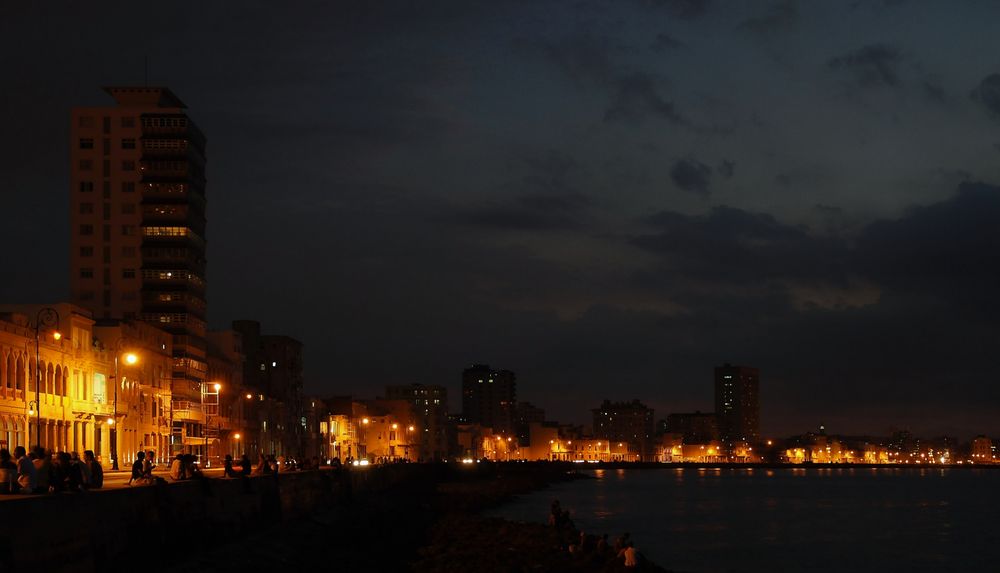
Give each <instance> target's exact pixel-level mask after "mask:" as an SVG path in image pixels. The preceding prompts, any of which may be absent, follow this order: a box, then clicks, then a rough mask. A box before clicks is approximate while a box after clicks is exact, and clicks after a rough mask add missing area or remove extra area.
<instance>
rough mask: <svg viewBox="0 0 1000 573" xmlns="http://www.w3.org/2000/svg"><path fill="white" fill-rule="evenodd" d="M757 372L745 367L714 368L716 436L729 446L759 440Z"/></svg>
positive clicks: (758, 381) (758, 377) (754, 369)
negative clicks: (717, 426)
mask: <svg viewBox="0 0 1000 573" xmlns="http://www.w3.org/2000/svg"><path fill="white" fill-rule="evenodd" d="M759 386H760V372H759V371H758V370H757V369H756V368H748V367H746V366H731V365H729V364H726V365H725V366H716V367H715V415H716V417H717V419H718V424H719V439H720V440H721V441H722V443H723V445H725V446H726V447H728V448H732V447H733V445H735V444H738V443H747V444H749V445H751V446H752V445H754V444H756V443H757V442H758V441H759V440H760V401H759V393H758V390H759Z"/></svg>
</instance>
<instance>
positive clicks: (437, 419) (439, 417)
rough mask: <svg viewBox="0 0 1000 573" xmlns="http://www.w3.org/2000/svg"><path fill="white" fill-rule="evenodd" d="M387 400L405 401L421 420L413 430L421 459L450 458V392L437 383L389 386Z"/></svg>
mask: <svg viewBox="0 0 1000 573" xmlns="http://www.w3.org/2000/svg"><path fill="white" fill-rule="evenodd" d="M385 397H386V399H388V400H406V401H407V403H408V404H410V405H411V407H412V408H413V414H414V418H415V419H416V420H417V421H418V423H417V424H416V428H414V431H415V432H417V433H419V435H418V436H415V438H416V440H415V442H416V443H418V444H419V450H418V451H419V454H418V455H419V457H421V458H424V459H436V460H439V459H442V458H445V457H447V456H448V432H447V426H448V390H447V389H446V388H445V387H444V386H438V385H436V384H428V385H425V384H403V385H396V386H387V387H386V389H385Z"/></svg>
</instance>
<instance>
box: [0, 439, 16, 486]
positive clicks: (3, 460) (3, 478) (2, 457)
mask: <svg viewBox="0 0 1000 573" xmlns="http://www.w3.org/2000/svg"><path fill="white" fill-rule="evenodd" d="M16 491H17V464H15V463H14V459H13V458H12V457H11V455H10V450H8V449H7V448H3V449H2V450H0V494H6V493H14V492H16Z"/></svg>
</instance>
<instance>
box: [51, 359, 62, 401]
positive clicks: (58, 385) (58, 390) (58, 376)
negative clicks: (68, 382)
mask: <svg viewBox="0 0 1000 573" xmlns="http://www.w3.org/2000/svg"><path fill="white" fill-rule="evenodd" d="M55 370H56V371H55V383H54V384H53V386H54V388H55V392H53V393H54V394H55V395H56V396H62V395H63V376H62V367H61V366H58V365H57V366H56V369H55Z"/></svg>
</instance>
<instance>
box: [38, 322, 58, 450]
mask: <svg viewBox="0 0 1000 573" xmlns="http://www.w3.org/2000/svg"><path fill="white" fill-rule="evenodd" d="M53 325H55V327H56V329H55V330H53V331H52V340H55V341H58V340H59V339H60V338H62V334H61V333H60V332H59V313H58V312H57V311H56V309H54V308H52V307H50V306H47V307H45V308H42V309H39V311H38V314H37V315H35V407H36V408H38V417H37V418H35V442H36V443H37V444H38V447H39V448H41V447H42V401H41V395H40V394H41V387H42V369H41V368H39V363H40V362H41V354H40V351H39V348H38V343H39V339H40V338H41V333H42V327H46V328H50V327H52V326H53Z"/></svg>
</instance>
